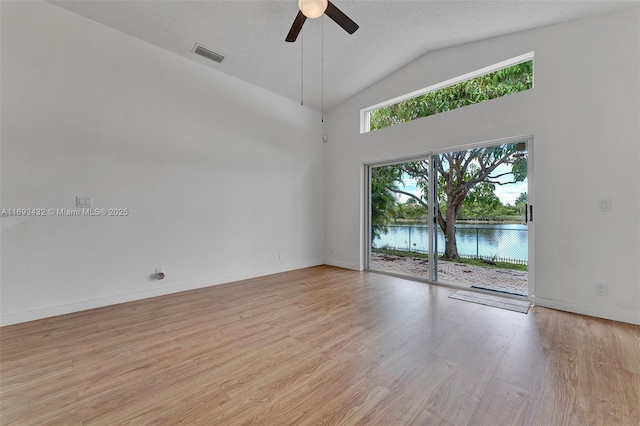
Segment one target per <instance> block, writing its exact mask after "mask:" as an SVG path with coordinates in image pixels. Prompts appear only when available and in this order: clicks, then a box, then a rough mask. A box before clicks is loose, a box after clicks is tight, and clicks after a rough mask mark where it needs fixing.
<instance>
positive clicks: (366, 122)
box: [360, 51, 535, 134]
mask: <svg viewBox="0 0 640 426" xmlns="http://www.w3.org/2000/svg"><path fill="white" fill-rule="evenodd" d="M534 53H535V52H534V51H531V52H528V53H525V54H522V55H519V56H516V57H514V58H511V59H507V60H504V61H502V62H498V63H497V64H493V65H489V66H486V67H484V68H480V69H478V70H475V71H471V72H468V73H466V74H463V75H460V76H458V77H454V78H450V79H449V80H445V81H442V82H440V83H436V84H432V85H431V86H428V87H425V88H423V89H419V90H415V91H413V92H410V93H407V94H405V95H401V96H397V97H395V98H393V99H389V100H387V101H384V102H380V103H378V104H375V105H371V106H369V107H366V108H362V109H361V110H360V133H361V134H362V133H369V132H371V119H370V118H371V112H372V111H374V110H377V109H380V108H384V107H387V106H390V105H394V104H397V103H399V102H402V101H406V100H408V99H412V98H416V97H418V96H422V95H424V94H426V93H429V92H435V91H436V90H440V89H444V88H445V87H449V86H452V85H454V84H458V83H462V82H464V81H467V80H472V79H474V78H476V77H480V76H483V75H485V74H489V73H492V72H496V71H499V70H501V69H504V68H509V67H511V66H514V65H518V64H521V63H523V62H528V61H533V59H534ZM532 88H533V87H532ZM391 127H393V126H391Z"/></svg>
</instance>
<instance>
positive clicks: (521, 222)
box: [393, 218, 526, 225]
mask: <svg viewBox="0 0 640 426" xmlns="http://www.w3.org/2000/svg"><path fill="white" fill-rule="evenodd" d="M426 223H427V220H426V219H424V220H414V219H396V220H395V221H393V224H399V225H404V224H407V225H412V224H426ZM456 223H465V224H486V225H497V224H517V225H525V224H526V222H525V221H524V219H521V220H517V219H508V218H505V219H459V220H457V221H456Z"/></svg>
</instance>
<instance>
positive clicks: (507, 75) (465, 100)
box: [369, 61, 533, 130]
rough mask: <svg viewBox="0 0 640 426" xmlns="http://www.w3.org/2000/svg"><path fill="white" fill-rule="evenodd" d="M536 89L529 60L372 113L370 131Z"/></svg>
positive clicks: (531, 63)
mask: <svg viewBox="0 0 640 426" xmlns="http://www.w3.org/2000/svg"><path fill="white" fill-rule="evenodd" d="M532 87H533V61H527V62H523V63H521V64H516V65H512V66H510V67H507V68H503V69H501V70H498V71H494V72H492V73H489V74H485V75H481V76H479V77H476V78H472V79H470V80H466V81H463V82H460V83H457V84H453V85H451V86H447V87H445V88H443V89H439V90H436V91H433V92H429V93H425V94H424V95H420V96H416V97H415V98H411V99H407V100H405V101H402V102H398V103H397V104H393V105H389V106H386V107H382V108H379V109H377V110H374V111H371V113H370V115H369V122H370V130H377V129H381V128H383V127H389V126H394V125H396V124H400V123H404V122H406V121H411V120H415V119H417V118H421V117H427V116H430V115H433V114H437V113H440V112H445V111H450V110H453V109H456V108H461V107H464V106H468V105H473V104H477V103H479V102H483V101H488V100H490V99H495V98H499V97H501V96H506V95H510V94H513V93H518V92H522V91H524V90H527V89H531V88H532Z"/></svg>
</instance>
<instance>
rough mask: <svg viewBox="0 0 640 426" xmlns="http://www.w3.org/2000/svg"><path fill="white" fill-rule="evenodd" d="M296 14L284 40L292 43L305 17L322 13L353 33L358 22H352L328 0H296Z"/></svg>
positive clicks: (314, 16) (317, 15) (316, 16)
mask: <svg viewBox="0 0 640 426" xmlns="http://www.w3.org/2000/svg"><path fill="white" fill-rule="evenodd" d="M298 9H300V10H299V11H298V15H296V19H295V20H294V21H293V25H292V26H291V29H290V30H289V34H287V38H286V39H285V40H286V41H288V42H290V43H293V42H294V41H296V39H297V38H298V34H300V30H302V25H303V24H304V21H306V20H307V18H311V19H313V18H318V17H320V16H322V14H325V15H327V16H328V17H329V18H331V19H333V20H334V21H335V23H336V24H338V25H340V26H341V27H342V28H343V29H344V30H345V31H346V32H348V33H349V34H353V33H355V32H356V30H357V29H358V28H359V26H358V24H356V23H355V22H353V21H352V20H351V18H349V17H348V16H347V15H345V14H344V12H342V11H341V10H340V9H338V8H337V7H336V6H335V5H334V4H333V3H331V2H330V1H329V0H298Z"/></svg>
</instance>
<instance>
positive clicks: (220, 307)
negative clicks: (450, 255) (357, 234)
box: [0, 266, 640, 425]
mask: <svg viewBox="0 0 640 426" xmlns="http://www.w3.org/2000/svg"><path fill="white" fill-rule="evenodd" d="M453 291H454V290H451V289H448V288H444V287H437V286H430V285H427V284H423V283H418V282H412V281H406V280H402V279H399V278H394V277H390V276H386V275H381V274H375V273H367V272H363V273H359V272H353V271H347V270H342V269H338V268H332V267H328V266H322V267H316V268H310V269H304V270H300V271H294V272H289V273H284V274H279V275H273V276H269V277H264V278H259V279H253V280H247V281H242V282H239V283H234V284H227V285H221V286H216V287H211V288H207V289H201V290H195V291H191V292H186V293H180V294H176V295H170V296H165V297H159V298H155V299H148V300H144V301H139V302H133V303H128V304H123V305H118V306H112V307H107V308H102V309H96V310H92V311H85V312H80V313H76V314H71V315H66V316H61V317H56V318H51V319H46V320H41V321H35V322H31V323H25V324H19V325H15V326H9V327H3V328H2V329H0V333H1V336H0V339H1V341H0V343H1V345H2V346H1V350H0V355H1V382H0V386H1V389H0V392H1V399H0V404H1V405H0V409H1V411H0V415H1V417H0V423H2V424H7V425H8V424H19V425H28V424H34V425H44V424H55V425H62V424H96V425H115V424H123V423H129V424H150V423H161V424H171V425H173V424H178V423H180V422H182V423H183V424H202V425H226V424H229V425H234V424H244V423H258V424H270V425H284V424H356V423H359V424H370V425H402V424H433V425H450V424H453V425H470V424H484V425H520V424H527V425H528V424H533V425H573V424H575V425H578V424H595V425H615V424H619V425H639V424H640V327H639V326H633V325H629V324H623V323H617V322H613V321H606V320H600V319H596V318H591V317H586V316H581V315H575V314H569V313H565V312H560V311H554V310H550V309H545V308H540V307H534V308H533V309H532V310H531V311H530V312H529V314H528V315H523V314H520V313H516V312H510V311H505V310H501V309H497V308H491V307H487V306H482V305H477V304H472V303H468V302H463V301H459V300H453V299H449V298H448V296H449V295H450V294H451V293H452V292H453Z"/></svg>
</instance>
